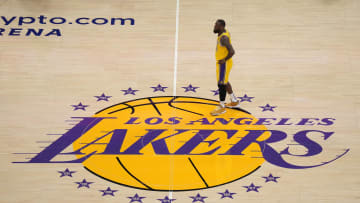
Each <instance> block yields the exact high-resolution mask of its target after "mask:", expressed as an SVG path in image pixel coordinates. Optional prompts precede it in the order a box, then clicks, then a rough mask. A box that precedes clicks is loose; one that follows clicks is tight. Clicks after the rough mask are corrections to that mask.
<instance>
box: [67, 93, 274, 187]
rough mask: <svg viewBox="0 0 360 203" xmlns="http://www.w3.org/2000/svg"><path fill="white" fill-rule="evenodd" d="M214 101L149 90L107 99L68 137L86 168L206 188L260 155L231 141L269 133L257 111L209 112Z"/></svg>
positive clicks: (252, 166)
mask: <svg viewBox="0 0 360 203" xmlns="http://www.w3.org/2000/svg"><path fill="white" fill-rule="evenodd" d="M217 104H218V102H217V101H213V100H209V99H203V98H194V97H170V96H165V97H151V98H150V97H149V98H142V99H136V100H132V101H127V102H123V103H120V104H117V105H113V106H110V107H108V108H106V109H103V110H101V111H99V112H97V113H96V114H95V115H93V117H94V118H101V122H98V123H97V124H96V125H94V126H93V127H92V128H91V129H89V130H88V131H86V133H84V134H82V135H81V137H80V138H79V139H77V140H76V141H75V142H73V148H74V151H75V152H78V153H75V154H76V156H77V158H78V159H81V158H84V155H89V154H91V155H92V156H89V157H88V158H87V159H86V160H85V161H83V162H82V164H83V165H84V167H85V168H86V169H87V170H88V171H90V172H91V173H93V174H96V175H97V176H100V177H102V178H104V179H106V180H109V181H112V182H114V183H118V184H121V185H126V186H130V187H133V188H139V189H148V190H160V191H161V190H164V191H165V190H166V191H167V190H173V191H184V190H194V189H203V188H210V187H214V186H218V185H222V184H226V183H229V182H232V181H235V180H238V179H240V178H242V177H245V176H247V175H249V174H250V173H252V172H254V171H255V170H256V169H258V168H259V167H260V166H261V164H262V163H263V162H264V159H263V158H262V152H261V149H260V147H259V145H258V144H256V143H248V144H247V145H246V147H243V149H240V148H241V146H240V145H239V144H238V143H239V142H240V141H241V140H242V138H243V137H244V136H246V135H247V136H249V134H250V133H251V132H260V131H261V132H263V133H261V134H258V135H254V136H256V137H257V139H256V140H257V141H263V140H265V139H267V138H268V137H269V136H270V133H269V134H268V132H265V131H266V127H265V126H263V125H251V122H249V121H256V118H255V117H254V116H252V115H251V114H249V113H248V112H246V111H243V110H240V109H228V112H227V113H226V114H224V115H223V116H219V117H213V116H210V115H209V113H208V112H210V111H211V110H212V109H213V108H214V106H215V105H217Z"/></svg>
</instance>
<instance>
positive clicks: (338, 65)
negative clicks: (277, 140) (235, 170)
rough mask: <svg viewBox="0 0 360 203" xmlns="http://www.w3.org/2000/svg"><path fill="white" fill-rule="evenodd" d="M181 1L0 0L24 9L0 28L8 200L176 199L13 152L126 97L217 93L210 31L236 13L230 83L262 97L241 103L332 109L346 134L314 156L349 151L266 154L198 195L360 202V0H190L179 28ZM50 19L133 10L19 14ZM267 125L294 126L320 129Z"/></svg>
mask: <svg viewBox="0 0 360 203" xmlns="http://www.w3.org/2000/svg"><path fill="white" fill-rule="evenodd" d="M176 10H177V1H176V0H154V1H146V0H132V1H130V0H124V1H116V0H110V1H106V2H105V1H96V0H87V1H81V0H73V1H56V0H0V11H1V12H0V13H1V16H5V17H6V18H7V19H10V18H11V17H13V16H16V17H17V18H16V20H14V22H12V23H10V24H9V25H5V24H4V21H3V20H1V26H0V28H2V29H5V31H3V35H2V36H0V47H1V50H0V71H1V72H0V87H1V91H0V98H1V101H0V102H1V103H0V104H1V105H0V113H1V120H0V136H1V142H0V161H1V169H0V188H1V189H0V196H1V197H0V198H1V199H0V202H54V203H55V202H79V201H87V202H99V201H104V202H105V201H107V202H127V201H129V199H128V198H127V197H129V196H133V195H134V194H135V193H139V194H140V193H141V195H142V196H146V199H144V200H143V202H160V201H158V200H157V199H159V198H163V197H164V196H165V195H169V193H168V192H151V191H137V190H134V189H131V188H126V187H121V186H119V185H116V184H112V183H109V182H106V181H103V180H100V179H98V178H97V177H95V176H92V175H91V174H89V173H88V172H87V171H85V170H84V169H83V167H82V166H81V165H76V164H75V165H74V164H64V165H61V166H60V165H56V164H13V163H12V162H14V161H24V160H26V158H29V157H31V156H29V155H21V154H14V153H21V152H34V153H36V152H39V151H40V150H42V149H43V148H41V147H45V146H47V143H37V141H40V140H49V141H53V140H55V139H56V138H57V137H56V136H51V135H50V136H49V135H46V134H49V133H50V134H51V133H63V132H64V131H65V129H66V128H68V127H69V125H68V124H67V123H66V122H65V120H66V119H69V118H70V117H71V116H91V115H92V114H93V113H94V112H96V111H98V110H100V109H102V108H105V107H107V106H110V105H113V104H116V103H119V102H123V101H126V100H131V99H136V98H142V97H149V96H165V95H167V96H169V95H170V96H171V95H173V93H174V92H176V95H184V96H196V97H203V98H209V99H218V98H217V96H213V93H212V92H211V90H216V89H217V86H216V78H215V61H214V52H215V45H216V35H215V34H214V33H213V32H212V30H213V25H214V22H215V20H216V19H218V18H223V19H225V20H226V23H227V26H226V28H227V29H228V30H229V32H230V33H231V36H232V43H233V46H234V48H235V52H236V53H235V55H234V57H233V60H234V65H233V68H232V72H231V75H230V79H229V80H230V82H231V84H232V86H233V88H234V92H235V94H236V96H238V97H240V96H243V95H244V94H247V95H248V96H251V97H255V98H254V100H253V102H251V103H250V102H243V103H242V107H243V108H244V109H246V110H248V111H250V112H252V114H253V115H255V116H256V117H270V118H293V119H300V118H309V117H310V118H335V119H336V121H335V124H334V125H333V126H331V127H327V128H326V127H323V128H321V127H319V128H316V129H323V130H331V131H334V132H335V134H334V135H333V136H332V137H331V138H329V140H328V141H327V142H326V145H324V149H323V153H322V154H321V155H319V157H318V158H315V159H313V161H314V163H315V162H316V163H318V162H320V161H324V160H329V159H332V158H333V157H334V156H336V155H338V153H339V152H341V150H343V149H345V148H349V149H350V151H349V153H348V154H347V155H345V156H344V157H342V158H340V159H339V160H336V161H335V162H333V163H331V164H329V165H325V166H321V167H317V168H311V169H304V170H294V169H285V168H280V167H276V166H273V165H271V164H269V163H265V164H264V165H263V167H261V168H260V169H259V170H258V171H257V172H256V174H254V175H251V176H249V177H246V178H245V179H242V180H239V181H236V182H233V183H231V184H227V185H224V186H220V187H216V188H211V189H208V190H201V191H199V193H201V195H205V196H207V197H208V198H207V199H206V200H205V201H206V203H215V202H216V203H218V202H256V203H261V202H263V203H265V202H266V203H270V202H274V203H275V202H312V203H337V202H344V203H345V202H359V198H360V196H359V189H360V179H359V177H360V164H359V162H360V156H359V154H360V149H359V145H360V134H359V133H360V91H359V87H360V79H359V78H360V68H359V67H360V38H359V36H360V12H359V10H360V2H359V1H358V0H293V1H290V0H276V1H266V0H241V1H235V0H224V1H215V0H206V1H205V0H198V1H191V0H180V1H179V7H178V10H179V15H178V22H179V24H178V28H177V27H176ZM40 15H44V16H47V17H48V18H49V19H50V18H52V17H63V18H66V19H69V20H74V19H76V18H79V17H87V18H90V19H94V18H107V19H110V18H116V17H124V18H125V17H129V18H130V17H131V18H134V19H135V24H134V25H133V26H131V25H129V24H125V25H123V26H122V25H109V24H105V25H96V24H91V23H90V24H88V25H80V24H68V23H65V24H58V25H57V24H51V23H47V24H39V23H37V22H35V23H33V24H25V25H21V26H20V25H18V21H17V20H18V17H20V16H23V17H26V16H29V17H34V18H37V17H38V16H40ZM11 28H22V30H21V32H20V34H19V36H9V32H10V31H11ZM29 28H30V29H40V28H42V29H44V30H45V32H46V33H48V32H50V31H51V30H52V29H60V31H61V36H59V37H57V36H47V37H46V36H26V32H27V29H29ZM176 32H178V41H175V39H176V38H175V36H176ZM175 44H177V46H178V47H177V49H175ZM176 53H177V57H178V58H177V60H176V61H174V59H175V58H174V57H175V55H176ZM175 63H176V64H177V66H176V72H175V73H174V71H175V69H174V64H175ZM174 76H176V82H175V83H174V78H175V77H174ZM158 84H161V85H163V86H166V87H168V88H167V89H166V91H165V92H156V93H155V92H153V88H151V87H153V86H156V85H158ZM174 84H175V85H176V87H175V86H174ZM189 84H191V85H193V86H196V87H199V88H198V89H197V90H196V93H195V92H184V88H183V87H185V86H188V85H189ZM129 87H131V88H132V89H136V90H139V91H137V92H136V95H131V94H130V95H124V92H122V91H121V90H125V89H128V88H129ZM174 88H175V91H174ZM102 93H105V94H106V95H110V96H112V97H111V98H110V100H109V102H105V101H102V102H97V101H96V99H95V98H94V96H98V95H101V94H102ZM227 99H228V98H227ZM79 102H82V103H83V104H85V105H89V106H88V108H87V109H86V111H73V107H72V106H71V105H76V104H78V103H79ZM267 103H269V104H270V105H274V106H277V108H276V109H275V111H274V112H270V111H266V112H262V111H261V108H259V106H263V105H265V104H267ZM269 128H272V129H278V128H279V130H283V131H286V132H288V133H289V134H291V133H296V132H297V131H299V130H303V129H311V126H310V127H307V128H306V127H305V128H304V127H297V126H282V127H281V128H280V127H278V126H270V127H269ZM318 140H320V139H318ZM278 146H279V147H280V148H282V147H284V146H285V145H284V146H283V145H282V144H278ZM299 163H302V162H299ZM307 163H309V162H306V161H304V164H307ZM65 168H70V169H72V170H76V171H77V172H76V175H77V179H64V178H59V173H58V172H57V171H58V170H63V169H65ZM269 173H273V174H275V175H278V176H280V177H281V178H280V179H279V182H278V183H270V184H269V183H267V184H265V183H264V180H263V178H261V176H264V175H268V174H269ZM81 177H87V178H88V179H89V181H93V182H96V185H95V184H94V187H93V188H92V190H85V191H84V190H80V189H76V187H75V186H76V184H74V181H81V180H80V178H81ZM251 182H254V183H259V184H260V185H262V186H263V187H262V188H261V189H260V192H259V193H256V192H246V190H245V189H244V188H243V186H244V185H249V184H250V183H251ZM108 186H111V187H112V188H115V189H117V190H119V191H118V192H117V193H116V196H115V197H114V198H112V197H102V196H101V195H100V194H101V193H100V192H99V191H98V190H102V189H106V187H108ZM225 189H228V190H229V191H230V192H232V191H235V192H236V193H237V195H236V196H234V199H229V198H227V199H220V196H219V194H218V193H219V192H223V191H225ZM196 194H197V192H196V191H195V192H174V193H173V194H172V195H173V198H175V199H177V200H176V201H175V202H190V201H192V199H190V198H189V196H194V195H196ZM105 199H106V200H105Z"/></svg>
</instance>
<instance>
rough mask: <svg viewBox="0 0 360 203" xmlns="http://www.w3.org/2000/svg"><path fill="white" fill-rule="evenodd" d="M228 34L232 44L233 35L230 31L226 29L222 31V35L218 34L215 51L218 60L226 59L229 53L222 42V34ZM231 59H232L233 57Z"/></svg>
mask: <svg viewBox="0 0 360 203" xmlns="http://www.w3.org/2000/svg"><path fill="white" fill-rule="evenodd" d="M224 35H225V36H227V37H228V38H229V42H230V44H231V37H230V33H229V32H228V31H227V30H225V31H224V32H223V33H221V35H220V36H218V38H217V44H216V52H215V58H216V61H218V60H221V59H224V58H225V57H226V56H227V55H228V50H227V48H226V47H225V46H223V45H221V43H220V38H221V37H222V36H224ZM229 60H232V59H231V58H230V59H229Z"/></svg>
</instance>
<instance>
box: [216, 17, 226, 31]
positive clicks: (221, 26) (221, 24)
mask: <svg viewBox="0 0 360 203" xmlns="http://www.w3.org/2000/svg"><path fill="white" fill-rule="evenodd" d="M224 29H225V21H224V20H223V19H218V20H217V21H216V22H215V25H214V33H219V32H220V31H222V30H224Z"/></svg>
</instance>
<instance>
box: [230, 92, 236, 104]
mask: <svg viewBox="0 0 360 203" xmlns="http://www.w3.org/2000/svg"><path fill="white" fill-rule="evenodd" d="M230 98H231V101H232V102H237V98H236V96H235V94H234V92H233V93H231V94H230Z"/></svg>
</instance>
